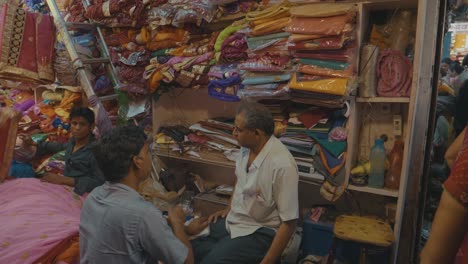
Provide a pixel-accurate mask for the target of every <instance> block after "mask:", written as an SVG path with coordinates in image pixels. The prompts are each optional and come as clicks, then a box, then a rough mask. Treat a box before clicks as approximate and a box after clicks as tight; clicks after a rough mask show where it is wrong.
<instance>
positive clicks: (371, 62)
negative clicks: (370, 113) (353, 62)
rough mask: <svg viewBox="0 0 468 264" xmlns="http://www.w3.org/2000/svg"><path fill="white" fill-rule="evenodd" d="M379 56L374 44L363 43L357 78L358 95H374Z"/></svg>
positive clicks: (377, 48)
mask: <svg viewBox="0 0 468 264" xmlns="http://www.w3.org/2000/svg"><path fill="white" fill-rule="evenodd" d="M378 57H379V47H377V46H374V45H365V46H364V47H363V48H362V53H361V63H360V64H359V65H360V71H361V78H360V80H359V96H360V97H376V96H377V94H376V88H377V74H376V67H377V58H378Z"/></svg>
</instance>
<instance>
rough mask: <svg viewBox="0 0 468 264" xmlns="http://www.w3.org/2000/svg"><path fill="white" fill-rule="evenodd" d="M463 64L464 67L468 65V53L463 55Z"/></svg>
mask: <svg viewBox="0 0 468 264" xmlns="http://www.w3.org/2000/svg"><path fill="white" fill-rule="evenodd" d="M462 66H463V67H467V66H468V55H465V57H463V61H462Z"/></svg>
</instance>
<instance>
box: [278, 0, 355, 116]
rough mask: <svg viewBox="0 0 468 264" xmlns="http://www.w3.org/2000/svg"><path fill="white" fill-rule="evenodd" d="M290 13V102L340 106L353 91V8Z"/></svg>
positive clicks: (303, 7) (299, 8)
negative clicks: (292, 64) (294, 66)
mask: <svg viewBox="0 0 468 264" xmlns="http://www.w3.org/2000/svg"><path fill="white" fill-rule="evenodd" d="M290 12H291V23H290V24H289V26H288V27H287V28H286V31H287V32H290V33H291V36H290V37H289V40H288V49H289V50H290V51H292V52H293V56H294V58H295V61H296V62H297V63H298V68H297V72H295V73H294V74H293V76H292V78H291V82H290V84H289V85H290V89H291V95H292V100H294V101H298V102H304V103H313V104H316V105H323V106H328V107H341V106H342V105H343V97H344V96H346V95H347V94H349V93H350V90H351V89H352V88H355V87H353V86H354V83H355V82H354V76H355V74H356V72H355V63H354V61H355V59H354V58H353V53H354V52H353V50H354V46H355V44H354V38H355V19H356V7H355V5H353V4H336V3H335V4H326V3H321V4H308V5H300V6H295V7H292V8H291V9H290Z"/></svg>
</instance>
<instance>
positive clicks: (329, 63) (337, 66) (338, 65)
mask: <svg viewBox="0 0 468 264" xmlns="http://www.w3.org/2000/svg"><path fill="white" fill-rule="evenodd" d="M298 61H299V63H302V64H306V65H313V66H317V67H322V68H328V69H332V70H344V69H346V68H348V67H349V63H346V62H340V61H333V60H320V59H307V58H302V59H298Z"/></svg>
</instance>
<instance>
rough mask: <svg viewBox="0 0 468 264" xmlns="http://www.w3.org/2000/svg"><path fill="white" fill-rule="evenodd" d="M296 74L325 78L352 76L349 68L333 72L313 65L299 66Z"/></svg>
mask: <svg viewBox="0 0 468 264" xmlns="http://www.w3.org/2000/svg"><path fill="white" fill-rule="evenodd" d="M297 71H298V72H302V73H306V74H311V75H319V76H327V77H338V78H349V77H351V76H352V75H353V72H352V71H351V69H350V68H347V69H345V70H333V69H328V68H323V67H317V66H314V65H304V64H301V65H299V68H298V69H297Z"/></svg>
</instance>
